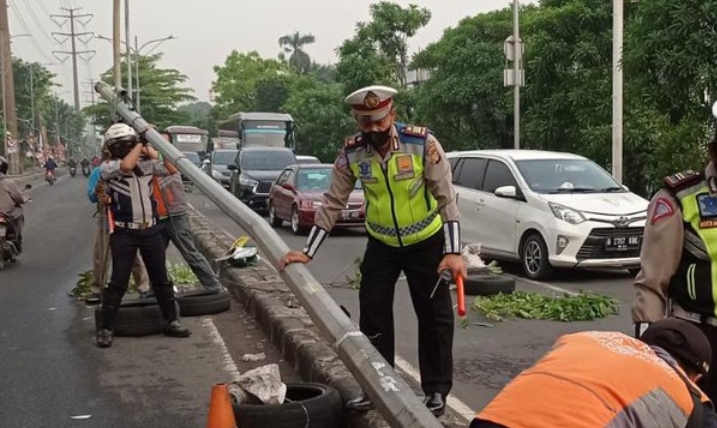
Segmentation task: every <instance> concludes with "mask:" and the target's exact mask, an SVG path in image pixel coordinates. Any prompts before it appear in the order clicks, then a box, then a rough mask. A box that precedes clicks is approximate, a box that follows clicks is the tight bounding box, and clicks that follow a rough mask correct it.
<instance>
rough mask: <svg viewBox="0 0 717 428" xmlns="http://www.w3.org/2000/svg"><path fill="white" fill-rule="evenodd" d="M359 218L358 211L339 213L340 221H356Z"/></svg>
mask: <svg viewBox="0 0 717 428" xmlns="http://www.w3.org/2000/svg"><path fill="white" fill-rule="evenodd" d="M358 216H359V213H358V211H346V210H344V211H341V219H343V220H352V219H357V218H358Z"/></svg>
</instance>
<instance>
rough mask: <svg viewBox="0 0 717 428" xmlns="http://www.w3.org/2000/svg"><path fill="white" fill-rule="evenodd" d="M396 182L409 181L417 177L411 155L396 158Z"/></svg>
mask: <svg viewBox="0 0 717 428" xmlns="http://www.w3.org/2000/svg"><path fill="white" fill-rule="evenodd" d="M396 170H397V171H398V174H396V177H395V179H396V180H408V179H411V178H413V177H415V175H416V174H415V171H414V167H413V157H412V156H411V155H403V156H398V157H396Z"/></svg>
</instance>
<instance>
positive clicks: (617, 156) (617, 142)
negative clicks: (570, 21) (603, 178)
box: [612, 0, 624, 183]
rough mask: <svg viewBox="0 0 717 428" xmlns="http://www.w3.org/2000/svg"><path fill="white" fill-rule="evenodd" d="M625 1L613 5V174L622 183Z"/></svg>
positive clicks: (614, 2) (615, 2)
mask: <svg viewBox="0 0 717 428" xmlns="http://www.w3.org/2000/svg"><path fill="white" fill-rule="evenodd" d="M623 1H624V0H613V2H612V7H613V12H612V175H613V176H614V177H615V178H616V179H617V181H618V182H620V183H622V95H623V94H622V89H623V88H622V64H621V63H622V30H623Z"/></svg>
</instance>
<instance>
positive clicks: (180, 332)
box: [152, 283, 192, 337]
mask: <svg viewBox="0 0 717 428" xmlns="http://www.w3.org/2000/svg"><path fill="white" fill-rule="evenodd" d="M152 288H153V289H154V294H155V296H156V297H157V304H158V305H159V308H160V309H161V310H162V316H163V318H164V323H165V324H164V334H165V335H167V336H171V337H189V336H190V335H191V334H192V332H191V331H190V330H189V329H186V328H183V327H182V324H181V323H180V322H179V312H178V311H177V303H176V300H175V298H174V288H173V284H172V283H169V284H166V285H164V286H160V287H154V286H153V287H152Z"/></svg>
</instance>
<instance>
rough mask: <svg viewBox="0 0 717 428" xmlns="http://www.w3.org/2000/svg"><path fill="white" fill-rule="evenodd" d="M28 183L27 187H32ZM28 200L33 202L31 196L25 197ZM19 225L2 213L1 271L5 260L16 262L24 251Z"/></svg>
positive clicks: (0, 238)
mask: <svg viewBox="0 0 717 428" xmlns="http://www.w3.org/2000/svg"><path fill="white" fill-rule="evenodd" d="M31 188H32V186H31V185H29V184H28V185H26V186H25V189H26V190H29V189H31ZM25 201H26V202H31V201H32V199H31V198H30V197H27V196H26V197H25ZM17 238H18V233H17V227H16V226H15V223H14V222H13V220H12V218H10V216H9V215H7V214H4V213H0V271H2V270H5V262H8V261H9V262H12V263H15V262H16V261H17V257H18V256H19V255H20V254H21V253H22V248H21V247H20V245H19V242H18V240H17Z"/></svg>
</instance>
